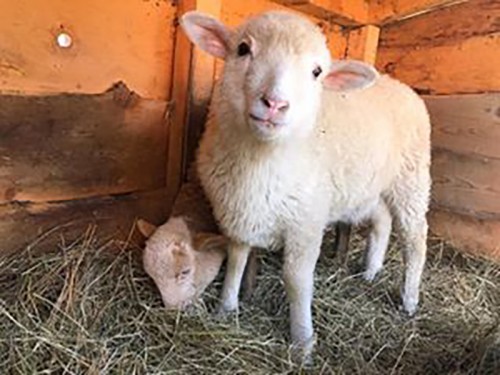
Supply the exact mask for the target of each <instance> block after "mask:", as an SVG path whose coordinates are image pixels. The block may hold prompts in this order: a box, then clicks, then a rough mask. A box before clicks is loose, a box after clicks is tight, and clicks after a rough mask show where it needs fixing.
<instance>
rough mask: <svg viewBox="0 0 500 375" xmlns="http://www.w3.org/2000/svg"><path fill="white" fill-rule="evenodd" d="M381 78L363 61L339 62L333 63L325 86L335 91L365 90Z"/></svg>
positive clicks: (325, 80)
mask: <svg viewBox="0 0 500 375" xmlns="http://www.w3.org/2000/svg"><path fill="white" fill-rule="evenodd" d="M379 76H380V75H379V73H378V72H377V70H376V69H375V68H374V67H373V66H371V65H369V64H366V63H364V62H362V61H356V60H338V61H334V62H333V63H332V65H331V67H330V72H329V73H328V74H327V75H326V77H325V78H324V80H323V85H324V86H325V87H326V88H328V89H330V90H333V91H350V90H355V89H364V88H367V87H370V86H371V85H373V84H374V83H375V82H376V81H377V79H378V77H379Z"/></svg>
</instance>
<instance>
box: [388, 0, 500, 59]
mask: <svg viewBox="0 0 500 375" xmlns="http://www.w3.org/2000/svg"><path fill="white" fill-rule="evenodd" d="M387 3H388V2H387ZM499 31H500V1H498V0H470V1H467V2H464V3H462V4H458V5H454V6H451V7H445V8H441V9H438V10H435V11H433V12H430V13H427V14H425V15H424V16H419V17H414V18H411V19H408V20H405V21H402V22H397V23H393V24H390V25H387V26H385V27H383V29H382V32H381V36H380V47H381V48H409V49H414V48H415V47H416V46H418V47H419V48H423V47H429V46H430V47H435V46H442V45H450V44H452V45H453V44H456V43H457V42H461V41H464V40H466V39H468V38H471V37H477V36H485V35H490V34H494V33H496V32H499Z"/></svg>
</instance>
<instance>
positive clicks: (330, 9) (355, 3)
mask: <svg viewBox="0 0 500 375" xmlns="http://www.w3.org/2000/svg"><path fill="white" fill-rule="evenodd" d="M275 1H276V2H277V3H280V4H283V5H286V6H289V7H291V8H293V9H297V10H299V11H301V12H304V13H306V14H310V15H312V16H315V17H318V18H323V19H327V20H328V21H329V22H333V23H336V24H338V25H342V26H356V25H363V24H366V23H367V22H368V10H369V6H368V3H367V2H366V1H365V0H275Z"/></svg>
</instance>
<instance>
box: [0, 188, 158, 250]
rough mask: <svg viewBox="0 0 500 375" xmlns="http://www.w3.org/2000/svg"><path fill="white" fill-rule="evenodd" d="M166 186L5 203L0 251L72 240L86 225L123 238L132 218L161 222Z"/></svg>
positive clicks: (0, 217)
mask: <svg viewBox="0 0 500 375" xmlns="http://www.w3.org/2000/svg"><path fill="white" fill-rule="evenodd" d="M166 202H167V196H166V191H165V189H161V190H155V191H147V192H140V193H133V194H124V195H118V196H104V197H95V198H87V199H81V200H72V201H68V202H57V203H8V204H3V205H0V238H1V239H2V241H1V243H0V254H5V253H11V252H14V251H17V250H19V249H21V248H22V247H24V246H26V245H28V244H32V243H33V242H35V241H36V243H37V249H43V248H48V246H53V245H54V244H56V243H58V242H59V241H60V240H61V238H62V237H63V238H64V239H65V241H68V242H69V241H72V240H74V239H76V238H78V237H80V236H82V235H83V234H84V231H85V229H86V228H87V227H88V226H89V225H95V226H97V234H99V237H100V238H103V237H104V236H110V237H113V238H114V239H118V240H124V239H126V238H127V237H128V236H129V233H130V231H131V229H132V226H133V223H134V220H135V219H136V218H139V217H140V218H144V219H146V220H148V221H149V222H151V223H155V224H160V223H163V222H164V221H165V219H166V215H165V213H166V211H167V207H166Z"/></svg>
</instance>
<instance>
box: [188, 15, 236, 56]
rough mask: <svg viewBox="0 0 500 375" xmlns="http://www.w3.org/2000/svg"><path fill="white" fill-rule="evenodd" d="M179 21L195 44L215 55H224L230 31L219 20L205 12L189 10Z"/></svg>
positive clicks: (226, 50)
mask: <svg viewBox="0 0 500 375" xmlns="http://www.w3.org/2000/svg"><path fill="white" fill-rule="evenodd" d="M180 23H181V26H182V28H183V29H184V32H185V33H186V35H187V36H188V38H189V39H190V40H191V42H193V43H194V44H195V45H197V46H198V47H200V48H201V49H202V50H204V51H205V52H208V53H209V54H211V55H213V56H215V57H220V58H221V59H224V58H225V57H226V55H227V53H228V48H229V39H230V37H231V31H230V30H229V28H227V27H226V26H225V25H224V24H222V23H221V22H220V21H218V20H216V19H215V18H213V17H211V16H209V15H207V14H204V13H201V12H196V11H191V12H186V13H184V15H183V16H182V17H181V21H180Z"/></svg>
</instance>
